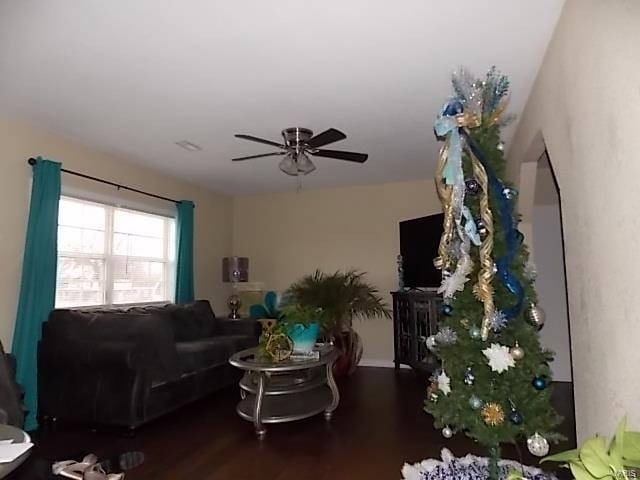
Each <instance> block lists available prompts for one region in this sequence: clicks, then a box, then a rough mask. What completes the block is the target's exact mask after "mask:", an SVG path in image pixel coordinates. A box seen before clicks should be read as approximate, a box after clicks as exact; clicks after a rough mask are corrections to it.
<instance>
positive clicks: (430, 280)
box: [400, 213, 444, 288]
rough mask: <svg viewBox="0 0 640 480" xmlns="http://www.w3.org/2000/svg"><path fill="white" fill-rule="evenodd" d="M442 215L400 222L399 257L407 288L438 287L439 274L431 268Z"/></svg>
mask: <svg viewBox="0 0 640 480" xmlns="http://www.w3.org/2000/svg"><path fill="white" fill-rule="evenodd" d="M443 219H444V215H443V214H441V213H440V214H437V215H429V216H428V217H420V218H414V219H411V220H405V221H402V222H400V255H402V268H403V270H404V286H405V287H407V288H434V287H439V286H440V282H441V272H440V270H438V269H436V268H435V267H434V266H433V259H434V258H435V257H437V256H438V245H439V244H440V237H441V236H442V221H443Z"/></svg>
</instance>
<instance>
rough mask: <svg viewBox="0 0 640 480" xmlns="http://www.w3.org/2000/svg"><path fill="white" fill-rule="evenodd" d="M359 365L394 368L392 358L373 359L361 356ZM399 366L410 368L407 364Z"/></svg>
mask: <svg viewBox="0 0 640 480" xmlns="http://www.w3.org/2000/svg"><path fill="white" fill-rule="evenodd" d="M359 365H360V366H361V367H379V368H395V364H394V363H393V361H392V360H375V359H370V358H363V359H362V360H360V363H359ZM400 368H411V367H410V366H409V365H400Z"/></svg>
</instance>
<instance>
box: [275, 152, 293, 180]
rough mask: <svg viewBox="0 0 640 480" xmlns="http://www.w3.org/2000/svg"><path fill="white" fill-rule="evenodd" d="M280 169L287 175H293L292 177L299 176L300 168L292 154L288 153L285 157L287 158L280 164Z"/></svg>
mask: <svg viewBox="0 0 640 480" xmlns="http://www.w3.org/2000/svg"><path fill="white" fill-rule="evenodd" d="M278 167H279V168H280V170H282V171H283V172H284V173H286V174H287V175H291V176H292V177H296V176H298V166H297V165H296V161H295V160H294V158H293V156H292V155H291V154H290V153H287V154H286V155H285V157H284V158H283V159H282V160H281V161H280V163H279V164H278Z"/></svg>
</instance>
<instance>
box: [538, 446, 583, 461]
mask: <svg viewBox="0 0 640 480" xmlns="http://www.w3.org/2000/svg"><path fill="white" fill-rule="evenodd" d="M579 458H580V450H579V449H577V448H574V449H573V450H565V451H564V452H559V453H556V454H554V455H548V456H546V457H544V458H543V459H542V460H540V463H542V462H570V461H571V460H578V459H579Z"/></svg>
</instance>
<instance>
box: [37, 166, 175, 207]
mask: <svg viewBox="0 0 640 480" xmlns="http://www.w3.org/2000/svg"><path fill="white" fill-rule="evenodd" d="M27 162H28V163H29V165H35V164H36V162H37V160H36V159H35V158H30V159H29V160H27ZM60 171H61V172H64V173H69V174H71V175H75V176H77V177H82V178H86V179H87V180H93V181H94V182H99V183H105V184H107V185H111V186H112V187H116V188H117V189H118V190H129V191H130V192H135V193H139V194H141V195H146V196H148V197H153V198H157V199H159V200H165V201H167V202H173V203H180V200H174V199H173V198H169V197H163V196H162V195H156V194H155V193H149V192H145V191H144V190H138V189H137V188H132V187H127V186H126V185H120V184H119V183H114V182H110V181H109V180H103V179H102V178H98V177H92V176H91V175H85V174H84V173H80V172H74V171H73V170H67V169H66V168H61V169H60Z"/></svg>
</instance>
